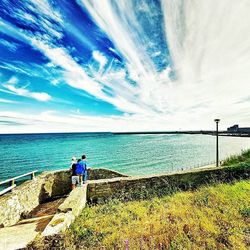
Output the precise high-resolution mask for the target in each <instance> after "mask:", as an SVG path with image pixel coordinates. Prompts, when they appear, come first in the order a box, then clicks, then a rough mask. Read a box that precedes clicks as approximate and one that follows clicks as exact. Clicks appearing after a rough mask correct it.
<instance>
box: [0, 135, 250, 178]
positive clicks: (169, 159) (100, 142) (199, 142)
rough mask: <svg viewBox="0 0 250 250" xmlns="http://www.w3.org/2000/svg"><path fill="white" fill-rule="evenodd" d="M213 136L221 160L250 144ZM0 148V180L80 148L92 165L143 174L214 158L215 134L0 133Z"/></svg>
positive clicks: (60, 161)
mask: <svg viewBox="0 0 250 250" xmlns="http://www.w3.org/2000/svg"><path fill="white" fill-rule="evenodd" d="M219 140H220V158H221V159H223V158H225V157H227V156H229V155H230V154H234V153H239V152H240V151H241V149H246V148H250V138H236V137H220V138H219ZM0 149H1V151H0V159H1V165H0V180H3V179H7V178H9V177H12V176H17V175H19V174H22V173H26V172H28V171H31V170H39V171H45V170H54V169H67V168H68V167H69V165H70V161H71V157H72V156H73V155H75V156H77V157H80V156H81V155H82V154H83V153H85V154H86V155H87V157H88V161H89V163H90V164H91V166H92V167H93V168H98V167H103V168H109V169H113V170H117V171H120V172H122V173H126V174H129V175H143V174H152V173H163V172H168V171H172V170H180V169H181V168H183V169H185V168H192V167H197V165H198V164H199V165H205V164H207V163H209V162H214V160H215V137H213V136H209V135H113V134H111V133H72V134H27V135H0Z"/></svg>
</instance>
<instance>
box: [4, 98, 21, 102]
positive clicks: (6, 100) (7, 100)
mask: <svg viewBox="0 0 250 250" xmlns="http://www.w3.org/2000/svg"><path fill="white" fill-rule="evenodd" d="M0 102H2V103H17V101H13V100H9V99H4V98H0Z"/></svg>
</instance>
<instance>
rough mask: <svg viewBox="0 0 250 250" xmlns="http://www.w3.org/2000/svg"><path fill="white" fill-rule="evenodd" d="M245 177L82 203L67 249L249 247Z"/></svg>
mask: <svg viewBox="0 0 250 250" xmlns="http://www.w3.org/2000/svg"><path fill="white" fill-rule="evenodd" d="M249 194H250V181H249V180H247V181H240V182H237V183H235V184H217V185H214V186H210V187H202V188H200V189H198V190H196V191H193V192H179V193H176V194H174V195H172V196H164V197H162V198H153V199H151V200H143V201H130V202H127V203H123V202H120V201H118V200H113V201H110V202H109V203H107V204H105V205H97V206H91V207H87V208H86V209H84V210H83V212H82V214H81V215H80V216H79V217H78V218H77V219H76V221H75V222H74V223H73V224H72V225H71V227H70V229H69V230H67V232H66V233H65V242H66V243H65V244H66V247H67V248H68V249H75V248H81V249H126V247H127V249H249V247H250V195H249Z"/></svg>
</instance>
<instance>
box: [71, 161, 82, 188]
mask: <svg viewBox="0 0 250 250" xmlns="http://www.w3.org/2000/svg"><path fill="white" fill-rule="evenodd" d="M76 167H77V163H76V158H75V157H74V156H73V157H72V161H71V167H70V170H71V171H72V172H71V184H72V190H73V189H75V188H76V185H78V184H79V183H80V180H79V176H78V175H77V173H76Z"/></svg>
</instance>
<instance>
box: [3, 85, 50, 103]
mask: <svg viewBox="0 0 250 250" xmlns="http://www.w3.org/2000/svg"><path fill="white" fill-rule="evenodd" d="M3 86H4V87H5V88H7V89H8V90H9V91H10V93H12V94H15V95H19V96H24V97H28V98H33V99H36V100H37V101H41V102H47V101H50V100H51V96H50V95H48V94H47V93H45V92H31V91H29V90H28V89H26V88H17V87H15V86H13V85H8V84H4V85H3Z"/></svg>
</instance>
